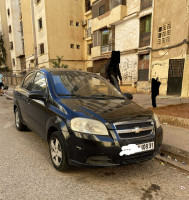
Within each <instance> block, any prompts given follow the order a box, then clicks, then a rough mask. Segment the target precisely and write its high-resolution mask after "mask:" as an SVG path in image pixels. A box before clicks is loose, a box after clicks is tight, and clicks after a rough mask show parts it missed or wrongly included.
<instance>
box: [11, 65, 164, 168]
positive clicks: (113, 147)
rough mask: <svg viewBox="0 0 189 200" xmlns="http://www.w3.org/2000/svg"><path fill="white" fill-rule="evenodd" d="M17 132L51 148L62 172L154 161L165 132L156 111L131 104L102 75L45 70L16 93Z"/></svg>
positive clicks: (35, 73) (36, 74) (131, 102)
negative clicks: (33, 134) (79, 167)
mask: <svg viewBox="0 0 189 200" xmlns="http://www.w3.org/2000/svg"><path fill="white" fill-rule="evenodd" d="M14 113H15V125H16V128H17V129H18V130H19V131H21V130H24V129H25V128H26V126H27V127H28V128H29V129H31V130H32V131H34V132H36V133H37V134H39V135H40V136H41V137H42V138H43V139H45V140H47V142H48V144H49V150H50V156H51V160H52V163H53V165H54V167H55V168H56V169H57V170H61V171H62V170H65V169H67V168H68V167H69V166H70V165H83V166H116V165H125V164H129V163H138V162H142V161H146V160H150V159H151V158H153V157H154V156H155V155H156V154H157V153H158V150H159V148H160V146H161V144H162V137H163V131H162V128H161V126H160V123H159V120H158V118H157V116H156V115H155V114H153V113H152V112H151V111H149V110H147V109H145V108H143V107H142V106H140V105H137V104H136V103H134V102H133V101H130V100H129V99H128V98H127V97H126V96H125V95H123V94H122V93H120V92H119V91H118V90H117V89H116V88H115V87H114V86H113V85H111V84H110V83H109V82H108V81H107V80H105V79H104V78H103V77H101V76H99V75H97V74H93V73H89V72H83V71H76V70H63V69H58V70H54V69H40V70H36V71H33V72H31V73H29V74H28V75H27V76H26V77H25V78H24V80H23V81H22V83H21V85H20V86H17V87H16V89H15V91H14Z"/></svg>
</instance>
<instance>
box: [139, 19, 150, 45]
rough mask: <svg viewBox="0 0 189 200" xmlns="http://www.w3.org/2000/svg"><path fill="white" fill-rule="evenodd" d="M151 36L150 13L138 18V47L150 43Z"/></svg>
mask: <svg viewBox="0 0 189 200" xmlns="http://www.w3.org/2000/svg"><path fill="white" fill-rule="evenodd" d="M150 37H151V15H147V16H145V17H142V18H141V19H140V47H144V46H148V45H150Z"/></svg>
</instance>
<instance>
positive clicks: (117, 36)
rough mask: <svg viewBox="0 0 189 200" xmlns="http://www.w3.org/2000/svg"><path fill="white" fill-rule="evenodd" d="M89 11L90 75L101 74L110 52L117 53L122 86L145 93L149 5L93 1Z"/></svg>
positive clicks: (141, 0) (144, 0)
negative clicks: (125, 85) (90, 36)
mask: <svg viewBox="0 0 189 200" xmlns="http://www.w3.org/2000/svg"><path fill="white" fill-rule="evenodd" d="M92 10H93V21H92V31H93V49H92V58H93V61H94V62H93V72H99V73H101V74H104V72H105V63H106V62H107V61H108V60H109V59H110V57H111V52H112V50H116V51H120V53H121V57H120V70H121V74H122V78H123V83H124V84H128V83H129V84H132V85H134V83H136V82H137V89H138V91H139V92H141V91H142V92H143V88H145V91H146V90H148V91H149V90H150V81H149V77H150V73H149V72H150V50H149V49H150V48H151V37H152V35H151V32H152V17H153V1H152V0H127V1H125V0H97V1H93V6H92ZM146 88H147V89H146Z"/></svg>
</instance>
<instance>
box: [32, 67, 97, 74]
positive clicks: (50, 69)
mask: <svg viewBox="0 0 189 200" xmlns="http://www.w3.org/2000/svg"><path fill="white" fill-rule="evenodd" d="M34 71H42V72H44V73H51V72H80V73H88V74H93V73H91V72H87V71H82V70H76V69H64V68H40V69H36V70H34Z"/></svg>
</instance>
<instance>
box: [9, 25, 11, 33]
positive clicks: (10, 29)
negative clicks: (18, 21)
mask: <svg viewBox="0 0 189 200" xmlns="http://www.w3.org/2000/svg"><path fill="white" fill-rule="evenodd" d="M11 32H12V27H11V25H9V33H11Z"/></svg>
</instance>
